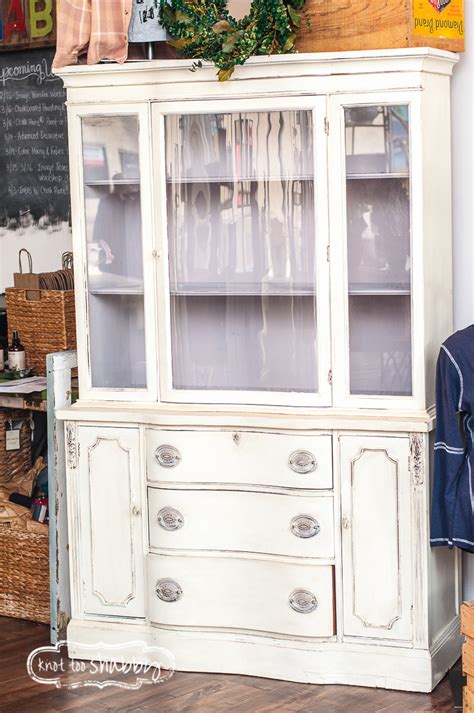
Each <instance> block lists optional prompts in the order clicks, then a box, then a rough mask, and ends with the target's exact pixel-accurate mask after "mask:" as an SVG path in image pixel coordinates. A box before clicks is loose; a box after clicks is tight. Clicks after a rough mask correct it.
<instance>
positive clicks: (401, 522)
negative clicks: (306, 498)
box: [340, 436, 413, 640]
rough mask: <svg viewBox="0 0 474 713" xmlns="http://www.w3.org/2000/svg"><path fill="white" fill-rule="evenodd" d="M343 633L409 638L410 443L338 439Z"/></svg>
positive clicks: (393, 439) (385, 439) (391, 439)
mask: <svg viewBox="0 0 474 713" xmlns="http://www.w3.org/2000/svg"><path fill="white" fill-rule="evenodd" d="M340 455H341V495H342V549H343V591H344V634H345V636H363V637H369V638H379V639H398V640H410V639H411V638H412V616H411V607H412V599H413V595H412V566H411V548H412V542H411V515H410V474H409V466H408V458H409V441H408V438H396V437H378V436H369V437H364V436H341V438H340Z"/></svg>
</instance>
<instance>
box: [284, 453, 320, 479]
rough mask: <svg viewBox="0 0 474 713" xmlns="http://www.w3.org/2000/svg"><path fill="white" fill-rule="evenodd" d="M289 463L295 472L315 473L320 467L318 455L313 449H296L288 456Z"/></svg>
mask: <svg viewBox="0 0 474 713" xmlns="http://www.w3.org/2000/svg"><path fill="white" fill-rule="evenodd" d="M288 465H289V466H290V468H291V470H293V471H294V472H295V473H301V474H304V475H306V474H307V473H314V471H315V470H316V468H317V467H318V463H317V461H316V456H315V455H314V453H311V451H294V452H293V453H292V454H291V455H290V457H289V458H288Z"/></svg>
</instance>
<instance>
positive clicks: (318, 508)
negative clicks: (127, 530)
mask: <svg viewBox="0 0 474 713" xmlns="http://www.w3.org/2000/svg"><path fill="white" fill-rule="evenodd" d="M148 508H149V513H148V515H149V532H150V546H151V547H155V548H163V549H185V550H193V549H195V550H216V549H217V550H220V551H226V550H229V551H240V552H259V553H262V554H265V553H267V554H275V555H286V556H292V557H323V558H328V559H329V558H332V557H334V512H333V510H334V503H333V499H332V498H331V497H327V498H323V497H318V496H310V495H304V494H300V493H299V494H297V495H293V494H292V495H280V494H278V495H276V494H270V493H245V492H235V491H230V492H219V491H215V490H202V491H199V490H168V489H161V488H160V489H159V488H149V489H148ZM166 508H174V509H175V510H178V511H179V513H181V515H182V520H183V525H182V527H180V529H178V530H166V529H164V527H163V525H162V524H160V523H159V522H158V515H159V513H160V512H162V510H163V509H165V510H166ZM303 515H304V516H309V517H310V518H312V519H313V520H314V521H316V523H317V527H315V530H314V531H315V532H316V530H318V528H319V530H318V531H317V533H316V534H314V535H313V536H311V537H308V538H305V537H301V536H298V534H300V535H301V533H303V534H304V529H303V530H301V529H298V521H297V518H298V517H299V516H300V517H301V516H303ZM295 518H296V522H294V520H295ZM292 523H293V529H292Z"/></svg>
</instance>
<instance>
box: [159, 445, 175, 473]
mask: <svg viewBox="0 0 474 713" xmlns="http://www.w3.org/2000/svg"><path fill="white" fill-rule="evenodd" d="M155 460H156V462H157V463H159V465H161V467H162V468H176V466H177V465H179V464H180V462H181V453H180V452H179V451H178V449H177V448H175V447H174V446H168V445H164V446H159V447H158V448H157V449H156V451H155Z"/></svg>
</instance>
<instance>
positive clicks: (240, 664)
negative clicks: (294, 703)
mask: <svg viewBox="0 0 474 713" xmlns="http://www.w3.org/2000/svg"><path fill="white" fill-rule="evenodd" d="M462 640H463V637H462V636H461V635H460V633H459V621H458V620H456V621H453V623H452V626H451V627H450V628H448V629H447V630H446V631H445V632H443V636H442V637H440V638H439V640H438V641H437V642H436V645H435V646H433V647H432V648H430V649H413V648H410V647H409V646H407V647H403V648H398V649H397V648H395V647H393V646H386V645H384V644H383V643H382V642H378V644H377V646H368V645H367V643H344V644H340V643H338V642H335V641H327V640H324V641H318V640H315V639H313V640H308V639H304V638H301V639H299V640H298V646H295V643H294V642H293V641H292V640H291V638H290V639H288V638H282V637H280V638H278V637H276V636H265V635H259V636H256V635H250V634H243V633H240V632H238V633H235V632H215V631H196V630H192V629H182V630H181V629H173V628H170V629H167V628H164V627H158V626H152V627H150V626H140V625H137V624H130V623H113V622H100V621H94V622H90V621H84V620H80V619H75V620H73V621H72V622H71V624H70V626H69V642H70V643H69V652H70V655H71V656H72V657H74V658H79V659H81V658H83V659H90V658H91V657H92V655H91V651H90V648H89V646H90V642H91V641H96V642H97V643H98V644H99V643H100V642H103V643H104V644H109V645H110V646H112V647H113V646H116V647H117V656H120V655H121V654H120V649H119V646H120V644H121V642H123V641H130V642H133V641H144V642H146V643H147V644H148V645H149V646H164V647H166V648H167V649H169V650H170V651H172V652H173V655H174V656H175V658H176V666H177V669H178V670H179V671H220V672H222V673H236V672H238V673H241V674H244V675H251V676H264V677H266V678H280V679H282V680H287V681H298V682H303V683H315V684H345V685H349V686H375V687H378V688H391V689H397V690H402V691H419V692H426V693H428V692H429V691H431V690H432V689H433V688H434V687H435V686H436V684H437V683H439V681H440V680H441V678H442V677H443V676H444V672H445V671H446V670H447V668H448V667H449V666H450V665H451V664H452V662H453V661H455V660H456V658H457V657H458V656H459V653H458V652H459V651H460V648H461V644H462ZM99 651H100V646H99ZM141 651H142V649H141V648H138V647H137V649H136V651H133V649H132V652H131V655H133V653H135V654H136V655H137V656H138V655H139V653H140V652H141ZM103 653H104V655H105V650H104V652H103ZM109 653H110V652H107V656H108V655H109ZM94 655H95V656H97V653H95V654H94ZM151 656H153V654H151ZM145 660H146V659H145ZM152 661H153V659H152V658H151V657H150V658H149V659H148V662H149V663H152Z"/></svg>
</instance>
